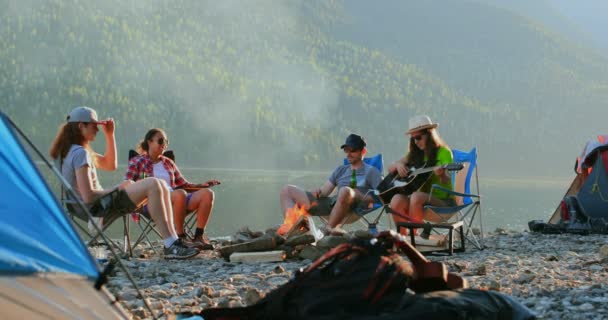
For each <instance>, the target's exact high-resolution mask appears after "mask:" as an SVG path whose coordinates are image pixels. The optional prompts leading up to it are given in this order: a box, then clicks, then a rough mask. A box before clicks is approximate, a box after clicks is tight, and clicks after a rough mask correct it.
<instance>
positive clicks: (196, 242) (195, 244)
mask: <svg viewBox="0 0 608 320" xmlns="http://www.w3.org/2000/svg"><path fill="white" fill-rule="evenodd" d="M190 246H191V247H192V248H197V249H198V250H201V251H203V250H213V249H214V248H213V244H211V241H209V239H208V238H207V236H206V235H202V236H198V237H194V239H192V240H191V241H190Z"/></svg>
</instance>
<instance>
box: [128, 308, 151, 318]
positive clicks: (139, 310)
mask: <svg viewBox="0 0 608 320" xmlns="http://www.w3.org/2000/svg"><path fill="white" fill-rule="evenodd" d="M131 312H132V313H133V315H134V316H136V317H139V318H141V319H144V318H147V317H149V316H150V314H149V313H148V311H146V309H144V308H142V307H139V308H137V309H135V310H132V311H131Z"/></svg>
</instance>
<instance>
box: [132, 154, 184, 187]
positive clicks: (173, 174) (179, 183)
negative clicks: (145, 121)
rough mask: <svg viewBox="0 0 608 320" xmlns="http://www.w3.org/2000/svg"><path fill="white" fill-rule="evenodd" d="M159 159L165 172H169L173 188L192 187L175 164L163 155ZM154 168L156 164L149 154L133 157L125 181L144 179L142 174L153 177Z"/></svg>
mask: <svg viewBox="0 0 608 320" xmlns="http://www.w3.org/2000/svg"><path fill="white" fill-rule="evenodd" d="M159 159H160V161H161V162H162V163H163V166H164V167H165V170H167V172H168V173H169V178H170V180H171V188H173V189H177V188H180V187H186V186H189V185H191V183H190V182H188V181H187V180H186V179H185V178H184V177H183V176H182V174H181V172H179V169H178V168H177V166H176V165H175V162H173V161H172V160H171V159H169V158H167V157H165V156H162V155H161V156H160V157H159ZM153 167H154V163H153V162H152V159H150V156H148V154H147V153H144V154H140V155H138V156H136V157H133V158H131V160H129V167H128V168H127V173H126V174H125V180H133V181H137V180H139V179H141V178H142V173H145V174H146V177H153V176H154V169H153Z"/></svg>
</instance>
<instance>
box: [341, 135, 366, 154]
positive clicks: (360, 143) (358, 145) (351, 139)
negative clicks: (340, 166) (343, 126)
mask: <svg viewBox="0 0 608 320" xmlns="http://www.w3.org/2000/svg"><path fill="white" fill-rule="evenodd" d="M366 145H367V144H366V143H365V139H363V137H362V136H360V135H358V134H354V133H351V134H350V135H349V136H348V137H347V138H346V141H345V142H344V144H343V145H342V146H341V147H340V148H341V149H344V148H346V147H351V148H353V149H356V150H361V149H363V148H365V146H366Z"/></svg>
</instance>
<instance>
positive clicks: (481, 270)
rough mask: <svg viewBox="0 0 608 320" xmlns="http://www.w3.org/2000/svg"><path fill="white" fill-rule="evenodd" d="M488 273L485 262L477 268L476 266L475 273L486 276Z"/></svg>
mask: <svg viewBox="0 0 608 320" xmlns="http://www.w3.org/2000/svg"><path fill="white" fill-rule="evenodd" d="M486 273H487V267H486V265H485V264H481V265H479V266H478V267H477V268H475V274H476V275H478V276H485V275H486Z"/></svg>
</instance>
